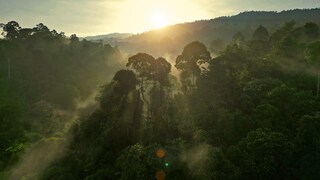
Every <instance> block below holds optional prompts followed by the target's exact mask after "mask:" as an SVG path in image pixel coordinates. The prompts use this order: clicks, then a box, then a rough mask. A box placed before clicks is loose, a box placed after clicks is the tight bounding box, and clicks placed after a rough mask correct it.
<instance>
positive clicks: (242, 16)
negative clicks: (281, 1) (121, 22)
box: [104, 8, 320, 59]
mask: <svg viewBox="0 0 320 180" xmlns="http://www.w3.org/2000/svg"><path fill="white" fill-rule="evenodd" d="M289 21H295V22H296V23H297V25H303V24H305V23H307V22H314V23H317V24H320V8H315V9H294V10H288V11H282V12H275V11H248V12H242V13H239V14H237V15H234V16H225V17H218V18H214V19H210V20H200V21H195V22H189V23H183V24H176V25H171V26H167V27H165V28H161V29H155V30H151V31H148V32H144V33H141V34H136V35H133V36H129V37H127V38H126V39H123V40H122V41H117V42H114V43H111V45H115V46H118V48H119V49H120V50H121V51H122V52H126V53H128V54H135V53H137V52H146V53H150V54H152V55H154V56H165V57H168V58H171V59H174V58H175V56H176V55H177V54H179V53H180V51H182V48H183V47H184V46H185V45H186V44H187V43H189V42H191V41H194V40H199V41H201V42H203V43H205V44H206V45H207V47H208V48H210V43H211V42H212V41H214V40H217V39H219V40H220V41H221V43H222V44H223V45H226V44H228V43H229V42H230V40H231V39H232V37H233V35H234V34H236V33H237V32H240V33H242V34H243V35H244V37H245V38H246V39H251V35H252V34H253V32H254V31H255V29H256V28H257V27H258V26H259V25H263V26H265V27H266V28H267V30H268V31H269V33H272V32H273V31H274V30H275V29H277V28H279V27H281V26H283V25H284V24H285V23H286V22H289ZM104 42H106V43H107V42H108V43H110V41H104ZM169 55H170V57H169Z"/></svg>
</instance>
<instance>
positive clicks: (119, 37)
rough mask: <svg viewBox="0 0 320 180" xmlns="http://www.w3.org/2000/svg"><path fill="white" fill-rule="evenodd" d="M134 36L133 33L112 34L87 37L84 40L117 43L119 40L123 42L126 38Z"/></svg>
mask: <svg viewBox="0 0 320 180" xmlns="http://www.w3.org/2000/svg"><path fill="white" fill-rule="evenodd" d="M132 35H133V34H131V33H111V34H104V35H97V36H87V37H85V38H84V39H86V40H89V41H100V40H102V41H104V42H106V41H111V42H116V41H118V40H122V39H125V38H128V37H130V36H132Z"/></svg>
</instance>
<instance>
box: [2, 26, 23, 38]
mask: <svg viewBox="0 0 320 180" xmlns="http://www.w3.org/2000/svg"><path fill="white" fill-rule="evenodd" d="M0 27H2V29H3V32H2V33H1V35H3V36H4V37H5V38H6V39H8V40H14V39H18V38H19V31H20V29H21V27H20V25H19V23H17V22H16V21H10V22H8V23H7V24H1V25H0Z"/></svg>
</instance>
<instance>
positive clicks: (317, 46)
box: [306, 41, 320, 97]
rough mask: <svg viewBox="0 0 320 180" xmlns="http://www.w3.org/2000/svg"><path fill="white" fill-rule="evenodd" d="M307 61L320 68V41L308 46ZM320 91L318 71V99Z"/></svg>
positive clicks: (319, 71) (319, 72)
mask: <svg viewBox="0 0 320 180" xmlns="http://www.w3.org/2000/svg"><path fill="white" fill-rule="evenodd" d="M306 59H307V61H308V62H309V63H312V64H315V65H316V66H317V68H319V67H318V66H319V62H320V41H316V42H313V43H311V44H309V45H308V46H307V49H306ZM319 91H320V70H318V81H317V97H318V96H319Z"/></svg>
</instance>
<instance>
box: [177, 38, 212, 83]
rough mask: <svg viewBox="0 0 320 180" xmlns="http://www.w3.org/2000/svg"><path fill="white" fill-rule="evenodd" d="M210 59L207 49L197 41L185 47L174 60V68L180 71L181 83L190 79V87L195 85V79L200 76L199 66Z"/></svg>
mask: <svg viewBox="0 0 320 180" xmlns="http://www.w3.org/2000/svg"><path fill="white" fill-rule="evenodd" d="M210 59H211V56H210V52H209V51H208V50H207V47H206V46H205V45H204V44H202V43H201V42H199V41H194V42H191V43H190V44H188V45H186V46H185V47H184V49H183V51H182V54H181V55H179V56H178V57H177V58H176V65H175V66H176V68H177V69H179V70H180V71H181V73H182V74H183V76H182V77H181V78H183V79H182V81H185V80H186V79H189V78H191V86H194V85H195V78H196V77H198V76H199V75H200V74H201V67H200V65H202V64H204V63H206V62H209V60H210Z"/></svg>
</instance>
